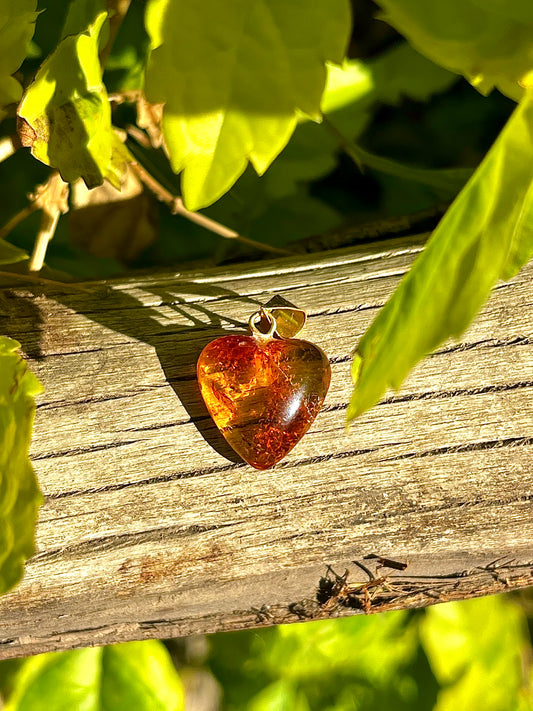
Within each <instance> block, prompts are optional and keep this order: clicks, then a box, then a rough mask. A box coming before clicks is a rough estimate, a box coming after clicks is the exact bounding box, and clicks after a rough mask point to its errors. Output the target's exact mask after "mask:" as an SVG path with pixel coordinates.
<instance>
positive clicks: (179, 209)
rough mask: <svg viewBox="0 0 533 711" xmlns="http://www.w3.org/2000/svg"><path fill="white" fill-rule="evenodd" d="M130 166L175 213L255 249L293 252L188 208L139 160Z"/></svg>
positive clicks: (278, 252)
mask: <svg viewBox="0 0 533 711" xmlns="http://www.w3.org/2000/svg"><path fill="white" fill-rule="evenodd" d="M129 166H130V168H131V169H132V170H133V171H134V173H135V174H136V175H137V177H138V178H139V180H141V181H142V182H143V183H144V184H145V185H146V187H147V188H148V189H149V190H151V191H152V192H153V193H154V195H155V196H156V197H157V199H158V200H160V201H161V202H164V203H165V205H167V206H168V207H169V208H170V210H171V211H172V212H173V213H174V214H175V215H181V216H182V217H184V218H185V219H186V220H189V221H190V222H194V223H195V224H197V225H200V227H204V228H205V229H206V230H209V231H210V232H214V233H215V234H217V235H220V236H221V237H224V238H225V239H234V240H237V241H238V242H241V243H242V244H246V245H247V246H248V247H253V248H254V249H260V250H262V251H263V252H271V253H274V254H283V255H287V254H292V252H291V251H290V250H288V249H282V248H281V247H273V246H271V245H269V244H263V243H262V242H256V241H255V240H253V239H250V238H248V237H243V236H242V235H240V234H239V233H238V232H235V230H231V229H230V228H229V227H226V226H225V225H221V224H220V222H216V220H212V219H211V218H210V217H206V216H205V215H201V214H200V213H199V212H193V211H192V210H187V208H186V207H185V205H184V204H183V200H182V199H181V198H180V197H177V196H176V195H173V194H172V193H171V192H170V191H169V190H167V189H166V188H165V187H163V186H162V185H161V183H159V182H158V181H157V180H156V179H155V178H154V177H153V176H152V175H150V173H149V172H148V171H147V170H146V169H145V168H144V167H143V166H142V165H141V164H140V163H139V162H138V161H136V160H133V161H131V162H130V163H129Z"/></svg>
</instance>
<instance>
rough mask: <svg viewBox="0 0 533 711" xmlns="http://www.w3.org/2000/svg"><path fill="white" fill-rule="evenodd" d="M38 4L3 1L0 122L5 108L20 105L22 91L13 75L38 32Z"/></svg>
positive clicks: (34, 1) (34, 0) (22, 0)
mask: <svg viewBox="0 0 533 711" xmlns="http://www.w3.org/2000/svg"><path fill="white" fill-rule="evenodd" d="M36 9H37V0H0V47H1V48H2V49H1V51H0V121H1V120H2V119H3V118H4V116H5V115H6V114H5V111H4V108H5V107H6V106H7V105H8V104H13V103H16V102H18V101H20V97H21V96H22V87H21V86H20V84H19V82H18V81H17V80H16V79H14V78H13V77H12V76H11V75H12V74H14V73H15V72H16V71H17V69H18V68H19V67H20V65H21V64H22V62H23V60H24V58H25V57H26V54H27V52H28V48H29V45H30V40H31V38H32V37H33V33H34V30H35V20H36V18H37V13H36V12H35V10H36Z"/></svg>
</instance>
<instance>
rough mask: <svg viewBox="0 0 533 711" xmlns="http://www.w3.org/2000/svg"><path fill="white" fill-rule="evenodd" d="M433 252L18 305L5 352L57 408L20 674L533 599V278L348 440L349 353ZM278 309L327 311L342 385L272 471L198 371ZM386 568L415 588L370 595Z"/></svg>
mask: <svg viewBox="0 0 533 711" xmlns="http://www.w3.org/2000/svg"><path fill="white" fill-rule="evenodd" d="M423 241H424V236H423V235H421V236H418V237H411V238H409V239H396V240H391V241H390V242H385V243H380V244H379V245H377V246H376V245H375V246H373V247H372V246H365V247H360V248H358V249H357V248H353V247H351V248H348V249H343V250H337V251H332V252H327V253H322V254H320V255H318V256H317V255H314V256H313V255H301V256H298V257H291V258H287V259H281V260H277V261H272V262H262V263H258V264H252V265H250V264H247V265H244V266H243V265H238V266H231V267H226V268H220V269H217V270H212V271H209V272H204V273H183V274H178V275H176V274H172V275H163V276H161V275H158V276H142V277H133V278H129V279H126V280H124V281H122V282H116V283H115V282H108V283H94V284H87V285H85V287H84V288H83V289H72V288H65V289H64V290H61V289H59V288H58V289H53V288H50V289H47V290H46V291H42V290H40V291H35V290H31V291H30V290H27V289H25V288H21V287H20V286H16V285H15V286H12V287H10V288H5V289H3V290H2V291H0V333H2V334H5V335H9V336H11V337H14V338H16V339H17V340H19V341H20V342H21V343H22V347H23V350H24V353H25V354H26V355H27V357H28V358H29V360H30V367H31V368H32V369H33V370H34V372H36V374H37V375H38V377H39V378H40V379H41V381H42V382H43V384H44V386H45V388H46V390H45V393H44V395H42V396H41V397H40V399H39V402H38V408H37V416H36V422H35V434H34V438H33V442H32V447H31V456H32V459H33V462H34V465H35V468H36V471H37V475H38V477H39V480H40V482H41V486H42V489H43V492H44V495H45V503H44V505H43V507H42V509H41V512H40V519H39V525H38V530H37V553H36V555H35V556H34V558H33V559H32V560H31V561H30V562H29V563H28V565H27V570H26V575H25V577H24V579H23V581H22V583H21V584H20V586H19V587H18V588H17V589H16V590H14V591H13V592H11V593H10V594H8V595H6V596H4V597H3V598H1V599H0V658H6V657H11V656H17V655H25V654H32V653H37V652H42V651H46V650H51V649H68V648H72V647H78V646H83V645H92V644H105V643H111V642H116V641H125V640H129V639H141V638H147V637H170V636H179V635H187V634H192V633H195V632H212V631H216V630H223V629H224V630H227V629H239V628H245V627H251V626H255V625H260V624H273V623H279V622H292V621H298V620H300V619H317V618H323V617H328V616H337V615H342V614H349V613H353V612H361V611H380V610H385V609H392V608H401V607H415V606H422V605H427V604H431V603H432V602H435V601H442V600H449V599H459V598H464V597H469V596H472V595H482V594H489V593H494V592H499V591H502V590H507V589H512V588H518V587H525V586H527V585H532V584H533V562H532V561H533V525H532V524H533V503H532V497H533V466H532V465H533V426H532V424H533V400H532V397H531V395H532V392H533V264H530V265H528V266H527V267H526V268H525V269H524V270H522V272H521V273H520V274H518V275H517V276H516V277H515V278H514V279H513V280H512V281H511V282H508V283H505V284H500V285H499V286H498V287H497V288H496V289H495V290H494V292H493V294H492V297H491V299H490V301H489V303H488V305H487V306H486V307H485V309H484V310H483V312H482V313H481V314H480V315H479V317H478V318H477V319H476V321H475V323H474V324H473V325H472V326H471V328H470V329H469V330H468V331H467V332H466V333H465V334H464V336H463V337H462V339H461V341H460V342H459V343H455V342H454V343H451V342H450V343H447V344H445V345H444V346H443V347H442V348H440V349H439V351H438V352H436V353H434V354H432V355H431V356H430V357H428V358H427V359H426V360H425V361H424V362H423V363H422V364H420V365H419V366H418V367H417V368H416V369H415V371H413V373H412V374H411V376H410V377H409V379H408V381H407V382H406V383H405V384H404V386H403V387H402V389H401V391H400V392H397V393H389V394H388V395H387V396H386V397H385V398H384V399H383V400H382V401H381V402H380V403H379V404H378V405H377V406H376V407H374V408H373V409H372V410H371V411H370V412H368V413H366V414H364V415H363V416H362V417H361V418H360V419H359V420H358V421H356V423H355V424H354V425H353V426H352V427H351V429H350V430H349V431H346V429H345V422H344V420H345V410H346V403H347V401H348V398H349V395H350V391H351V381H350V352H351V350H352V348H353V346H354V345H355V343H356V342H357V340H358V338H359V337H360V336H361V334H362V333H363V332H364V330H365V329H366V327H367V326H368V325H369V324H370V322H371V321H372V319H373V318H374V317H375V316H376V314H377V312H378V309H379V308H380V307H381V306H382V305H383V303H384V301H385V300H386V299H387V297H388V296H389V295H390V294H391V292H392V291H393V289H394V288H395V286H396V285H397V284H398V282H399V280H400V278H401V276H402V275H403V274H404V273H405V271H406V270H407V269H408V268H409V266H410V265H411V263H412V261H413V259H414V258H415V257H416V255H417V254H418V252H419V251H420V250H421V248H422V244H423ZM276 293H279V294H281V295H282V296H284V297H285V298H287V299H289V300H290V301H292V302H293V303H295V304H296V305H298V306H299V307H300V308H304V309H306V310H307V311H308V314H309V321H308V325H307V327H306V331H305V336H304V337H305V338H307V339H308V340H311V341H314V342H316V343H317V344H319V345H320V346H321V347H322V348H323V349H324V350H325V351H326V353H327V354H328V355H329V357H330V360H331V364H332V371H333V378H332V385H331V389H330V392H329V394H328V397H327V399H326V403H325V407H324V409H323V411H322V413H321V414H320V415H319V417H318V418H317V420H316V421H315V423H314V425H313V426H312V428H311V430H310V432H309V433H308V434H307V435H306V437H304V439H303V440H302V441H301V443H300V444H299V445H298V446H297V447H296V448H295V449H294V450H293V451H292V452H291V453H290V454H289V456H288V457H287V458H286V459H285V460H284V461H283V462H282V463H281V464H280V465H278V466H277V467H275V468H274V469H273V470H269V471H265V472H259V471H256V470H254V469H252V468H251V467H249V466H247V465H244V464H243V463H241V462H238V461H236V460H235V457H234V456H233V455H232V454H231V452H229V451H228V448H227V447H226V446H225V444H224V442H223V441H221V437H220V436H219V435H218V433H217V431H216V428H215V427H214V425H213V424H212V422H211V420H210V418H209V416H208V415H207V412H206V410H205V408H204V406H203V404H202V402H201V400H200V397H199V392H198V388H197V384H196V379H195V364H196V359H197V357H198V354H199V353H200V351H201V349H202V348H203V346H204V345H205V344H206V343H207V342H209V341H210V340H212V339H213V338H216V337H217V336H219V335H221V334H223V333H235V332H239V330H241V329H244V328H245V324H246V322H247V319H248V316H249V315H250V313H252V312H253V311H255V310H256V308H257V305H258V304H262V303H265V302H266V301H268V300H269V298H271V296H272V295H273V294H276ZM372 554H374V555H379V556H385V557H387V558H390V559H394V560H398V561H409V567H408V568H407V569H406V570H405V571H399V570H394V569H393V570H381V571H378V572H377V573H376V575H377V578H378V580H377V581H373V582H371V583H370V585H365V586H361V585H358V584H357V583H363V582H367V576H366V575H365V574H364V572H363V571H362V570H361V569H360V568H359V567H357V566H356V565H354V564H352V563H351V561H354V560H357V561H359V562H363V563H364V564H366V565H367V567H370V568H371V572H372V573H374V571H375V568H376V564H377V560H376V559H375V558H374V559H370V560H366V562H365V558H366V556H368V555H372ZM328 565H331V566H332V568H333V569H334V570H336V571H337V572H338V573H343V572H344V569H345V568H348V570H349V577H348V579H347V581H346V585H344V587H343V585H341V584H339V580H338V579H336V578H334V577H332V576H333V574H332V573H331V572H330V573H329V574H328V569H327V566H328ZM387 573H388V574H390V575H389V576H388V577H386V579H384V578H383V576H386V575H387ZM328 576H329V577H328ZM321 579H322V583H321V584H320V581H321ZM320 585H321V587H320ZM319 587H320V590H319ZM317 593H318V597H317Z"/></svg>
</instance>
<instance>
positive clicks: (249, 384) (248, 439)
mask: <svg viewBox="0 0 533 711" xmlns="http://www.w3.org/2000/svg"><path fill="white" fill-rule="evenodd" d="M330 378H331V368H330V365H329V362H328V359H327V357H326V354H325V353H324V352H323V351H321V350H320V348H318V347H317V346H315V345H314V344H313V343H308V342H307V341H301V340H298V339H294V338H293V339H279V340H278V339H274V338H267V339H262V338H255V337H254V336H223V337H222V338H217V339H216V340H215V341H212V342H211V343H209V344H208V345H207V346H206V347H205V348H204V350H203V351H202V353H201V355H200V358H199V360H198V382H199V384H200V390H201V392H202V396H203V398H204V400H205V403H206V405H207V409H208V410H209V412H210V414H211V417H212V418H213V420H214V421H215V424H216V425H217V427H218V428H219V430H220V431H221V432H222V434H223V435H224V437H225V438H226V440H227V441H228V443H229V444H230V445H231V446H232V447H233V449H234V450H235V451H236V452H237V454H239V455H240V456H241V457H242V458H243V459H244V460H245V461H246V462H248V464H251V465H252V467H255V468H256V469H268V468H269V467H272V466H273V465H274V464H276V463H277V462H279V461H280V459H283V457H284V456H285V455H286V454H287V452H289V451H290V450H291V449H292V448H293V447H294V445H295V444H296V443H297V442H298V441H299V440H300V439H301V438H302V437H303V435H304V434H305V433H306V432H307V430H308V429H309V427H310V426H311V423H312V422H313V420H314V419H315V417H316V416H317V414H318V412H319V410H320V408H321V406H322V403H323V401H324V398H325V397H326V393H327V391H328V387H329V382H330Z"/></svg>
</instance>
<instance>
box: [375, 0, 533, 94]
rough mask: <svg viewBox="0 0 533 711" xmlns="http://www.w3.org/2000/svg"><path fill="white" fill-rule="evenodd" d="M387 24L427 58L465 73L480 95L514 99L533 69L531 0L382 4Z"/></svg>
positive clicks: (385, 0) (389, 0)
mask: <svg viewBox="0 0 533 711" xmlns="http://www.w3.org/2000/svg"><path fill="white" fill-rule="evenodd" d="M378 4H379V5H381V7H382V8H383V10H384V19H386V20H387V22H389V23H390V24H391V25H393V26H394V27H395V28H396V29H397V30H399V32H401V33H402V34H403V35H405V37H407V39H408V40H409V42H411V44H412V45H413V46H414V47H415V48H416V49H418V50H419V51H420V52H422V54H425V55H426V56H427V57H429V58H430V59H432V60H433V61H434V62H437V64H441V65H442V66H443V67H446V68H447V69H450V70H452V71H454V72H457V73H459V74H463V75H464V76H465V77H466V78H467V79H468V80H469V81H470V82H471V83H472V84H473V85H474V86H475V87H476V88H477V89H479V91H481V92H482V93H488V92H489V91H491V90H492V89H493V88H494V87H496V88H498V89H500V91H502V92H503V93H504V94H506V95H507V96H510V97H511V98H514V99H519V98H520V97H521V96H522V94H523V88H522V83H523V81H524V80H525V78H526V77H527V75H528V73H529V72H530V71H531V70H532V69H533V4H532V3H531V2H529V0H490V2H483V1H481V0H432V1H431V2H421V1H420V0H378Z"/></svg>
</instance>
